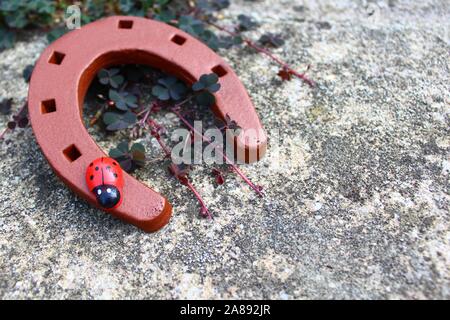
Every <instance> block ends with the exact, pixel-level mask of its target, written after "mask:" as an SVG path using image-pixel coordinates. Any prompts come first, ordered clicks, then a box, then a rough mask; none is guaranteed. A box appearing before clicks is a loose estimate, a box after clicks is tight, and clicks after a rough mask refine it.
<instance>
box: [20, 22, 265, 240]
mask: <svg viewBox="0 0 450 320" xmlns="http://www.w3.org/2000/svg"><path fill="white" fill-rule="evenodd" d="M125 63H133V64H146V65H150V66H153V67H156V68H159V69H162V70H163V71H165V72H168V73H171V74H174V75H175V76H177V77H179V78H181V79H183V80H184V81H186V82H188V83H193V82H195V81H197V79H199V77H200V76H201V75H202V74H206V73H211V71H212V72H215V73H216V74H217V75H218V76H219V77H220V83H221V86H222V87H221V89H220V90H219V92H218V93H217V94H216V102H217V103H216V104H217V105H216V107H215V112H216V114H217V115H218V116H220V117H222V118H224V117H225V115H227V114H228V115H229V116H230V117H231V119H233V120H235V121H236V122H237V123H238V124H239V126H240V127H241V128H242V129H243V130H242V131H245V130H247V129H254V130H257V131H258V132H260V135H259V136H258V138H257V139H256V138H255V139H250V140H249V139H244V137H241V136H238V137H237V141H236V144H235V145H236V149H237V150H238V151H241V152H242V151H244V152H245V157H246V160H248V159H249V158H248V154H249V152H254V153H257V154H258V159H259V158H260V157H262V156H263V154H264V153H265V151H266V144H267V137H266V135H265V134H264V131H263V128H262V126H261V123H260V121H259V119H258V116H257V114H256V111H255V109H254V107H253V104H252V102H251V101H250V99H249V97H248V94H247V92H246V90H245V88H244V86H243V85H242V84H241V82H240V81H239V79H238V77H237V76H236V74H235V73H234V72H233V70H232V69H231V68H230V67H229V66H228V65H227V64H226V63H225V62H224V60H222V59H221V58H220V57H219V56H218V55H217V54H215V53H214V52H213V51H212V50H211V49H209V48H208V47H207V46H205V45H204V44H203V43H201V42H200V41H198V40H197V39H195V38H193V37H192V36H190V35H188V34H187V33H185V32H183V31H181V30H179V29H176V28H174V27H171V26H169V25H167V24H164V23H161V22H157V21H153V20H149V19H144V18H138V17H122V16H116V17H109V18H106V19H102V20H99V21H96V22H93V23H90V24H88V25H86V26H84V27H82V28H81V29H78V30H74V31H72V32H70V33H68V34H66V35H64V36H63V37H61V38H60V39H58V40H57V41H55V42H53V43H52V44H51V45H50V46H48V47H47V48H46V49H45V50H44V52H43V53H42V55H41V57H40V58H39V60H38V62H37V63H36V66H35V68H34V71H33V74H32V77H31V81H30V87H29V93H28V102H29V104H28V108H29V114H30V120H31V124H32V127H33V131H34V134H35V136H36V140H37V142H38V143H39V145H40V146H41V149H42V151H43V153H44V155H45V157H46V158H47V160H48V162H49V163H50V166H51V167H52V168H53V170H54V171H55V172H56V173H57V174H58V176H59V177H60V178H61V179H62V180H63V181H64V182H65V183H66V184H67V185H68V186H69V187H70V188H71V189H72V190H73V191H75V192H76V193H77V194H78V195H80V196H81V197H83V198H85V199H86V200H88V201H89V202H90V203H92V204H93V205H96V200H95V197H94V196H93V194H92V193H91V192H89V190H88V188H87V186H86V182H85V171H86V168H87V166H88V165H89V163H90V162H91V161H93V160H94V159H97V158H99V157H103V156H105V154H104V152H103V151H102V150H101V149H100V148H99V147H98V146H97V144H96V143H95V142H94V141H93V140H92V138H91V137H90V135H89V133H88V132H87V131H86V129H85V127H84V125H83V122H82V117H81V112H82V107H83V100H84V97H85V94H86V91H87V89H88V87H89V85H90V83H91V81H92V79H93V78H94V77H95V75H96V74H97V72H98V71H99V70H100V69H102V68H107V67H109V66H112V65H118V64H125ZM123 193H124V198H123V202H122V204H121V205H120V206H119V207H118V208H116V209H113V210H110V211H108V212H109V213H111V214H113V215H114V216H116V217H118V218H120V219H123V220H125V221H127V222H129V223H132V224H134V225H136V226H137V227H139V228H141V229H143V230H145V231H156V230H158V229H160V228H161V227H163V226H164V225H165V224H166V223H167V222H168V221H169V219H170V216H171V212H172V207H171V205H170V204H169V202H168V201H167V200H166V199H165V198H164V197H163V196H161V195H159V194H158V193H156V192H155V191H153V190H152V189H150V188H148V187H147V186H145V185H144V184H142V183H140V182H139V181H137V180H136V179H134V178H133V177H131V176H130V175H128V174H124V189H123Z"/></svg>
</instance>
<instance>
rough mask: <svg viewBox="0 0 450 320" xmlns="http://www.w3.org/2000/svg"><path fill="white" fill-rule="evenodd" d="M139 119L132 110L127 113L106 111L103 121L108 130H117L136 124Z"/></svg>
mask: <svg viewBox="0 0 450 320" xmlns="http://www.w3.org/2000/svg"><path fill="white" fill-rule="evenodd" d="M136 120H137V117H136V114H134V113H133V112H131V111H127V112H125V113H119V112H105V113H104V114H103V122H104V123H105V125H106V130H108V131H117V130H123V129H127V128H129V127H130V126H131V125H133V124H135V123H136Z"/></svg>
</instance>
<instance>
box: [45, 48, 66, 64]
mask: <svg viewBox="0 0 450 320" xmlns="http://www.w3.org/2000/svg"><path fill="white" fill-rule="evenodd" d="M65 56H66V55H65V54H64V53H61V52H58V51H53V53H52V55H51V56H50V59H48V63H51V64H57V65H60V64H61V63H62V62H63V60H64V57H65Z"/></svg>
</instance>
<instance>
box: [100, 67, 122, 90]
mask: <svg viewBox="0 0 450 320" xmlns="http://www.w3.org/2000/svg"><path fill="white" fill-rule="evenodd" d="M119 72H120V70H119V69H117V68H114V69H109V70H107V69H102V70H100V71H99V72H98V74H97V77H98V81H99V82H100V83H101V84H103V85H110V86H111V87H113V88H116V89H117V88H118V87H119V86H120V85H121V84H122V83H123V81H124V80H125V79H124V77H123V76H121V75H120V74H119Z"/></svg>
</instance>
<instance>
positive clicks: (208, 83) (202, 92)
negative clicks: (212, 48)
mask: <svg viewBox="0 0 450 320" xmlns="http://www.w3.org/2000/svg"><path fill="white" fill-rule="evenodd" d="M218 81H219V77H218V76H217V74H215V73H210V74H204V75H202V76H201V77H200V79H199V80H198V81H197V82H196V83H194V84H193V85H192V90H193V91H194V92H196V96H195V99H196V101H197V103H198V104H199V105H201V106H206V107H211V106H213V105H214V103H215V102H216V98H215V97H214V95H213V93H214V92H217V91H219V89H220V83H218Z"/></svg>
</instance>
